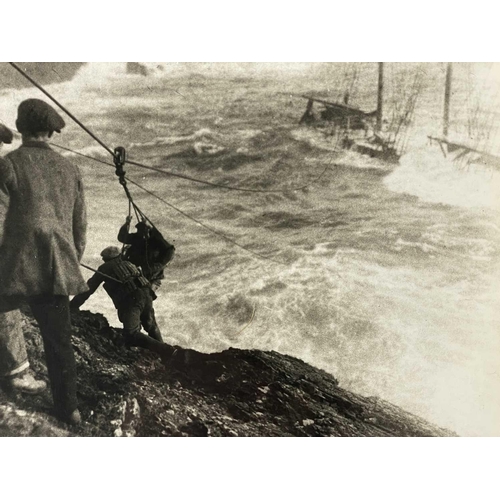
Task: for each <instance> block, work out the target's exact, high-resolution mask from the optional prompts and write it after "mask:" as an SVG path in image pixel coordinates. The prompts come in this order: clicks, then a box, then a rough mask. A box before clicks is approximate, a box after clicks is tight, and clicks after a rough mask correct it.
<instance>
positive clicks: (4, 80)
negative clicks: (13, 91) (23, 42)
mask: <svg viewBox="0 0 500 500" xmlns="http://www.w3.org/2000/svg"><path fill="white" fill-rule="evenodd" d="M84 64H85V63H82V62H21V63H17V65H18V66H19V67H20V68H21V69H23V70H24V71H26V73H27V74H28V75H29V76H31V77H32V78H33V79H34V80H36V81H37V82H38V83H39V84H41V85H48V84H51V83H60V82H66V81H68V80H71V79H72V78H73V77H74V76H75V74H76V73H77V72H78V70H79V69H80V68H81V67H82V66H83V65H84ZM32 86H33V84H32V83H30V82H29V81H28V80H27V79H26V78H25V77H24V76H22V75H21V74H20V73H18V72H17V71H16V70H15V69H14V68H13V67H12V66H11V65H10V64H9V63H6V62H5V63H0V88H24V87H32Z"/></svg>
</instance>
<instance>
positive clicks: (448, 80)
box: [443, 62, 453, 139]
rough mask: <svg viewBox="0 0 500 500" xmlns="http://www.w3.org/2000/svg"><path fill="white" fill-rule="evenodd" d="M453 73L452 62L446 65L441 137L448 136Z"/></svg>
mask: <svg viewBox="0 0 500 500" xmlns="http://www.w3.org/2000/svg"><path fill="white" fill-rule="evenodd" d="M452 75H453V66H452V63H450V62H449V63H448V64H447V65H446V81H445V84H444V116H443V137H444V138H445V139H447V138H448V128H449V125H450V97H451V78H452Z"/></svg>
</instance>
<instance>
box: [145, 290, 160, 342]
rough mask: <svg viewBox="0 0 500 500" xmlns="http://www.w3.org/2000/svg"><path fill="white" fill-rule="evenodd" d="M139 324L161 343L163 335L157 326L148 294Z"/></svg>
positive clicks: (151, 301)
mask: <svg viewBox="0 0 500 500" xmlns="http://www.w3.org/2000/svg"><path fill="white" fill-rule="evenodd" d="M141 324H142V326H143V327H144V330H146V332H148V334H149V336H150V337H152V338H153V339H155V340H157V341H158V342H162V343H163V337H162V336H161V332H160V328H159V327H158V323H157V322H156V318H155V310H154V307H153V300H152V299H151V297H150V296H149V295H148V297H147V298H146V301H145V305H144V308H143V310H142V313H141Z"/></svg>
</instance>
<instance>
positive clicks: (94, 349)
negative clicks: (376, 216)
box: [0, 311, 453, 437]
mask: <svg viewBox="0 0 500 500" xmlns="http://www.w3.org/2000/svg"><path fill="white" fill-rule="evenodd" d="M72 322H73V346H74V351H75V356H76V362H77V370H78V399H79V403H80V404H79V408H80V411H81V413H82V417H83V419H84V423H83V425H82V426H81V427H80V428H78V429H76V430H75V429H68V428H67V427H66V426H64V425H63V424H60V423H59V422H58V421H57V420H56V419H55V418H54V417H53V416H51V415H50V412H51V408H52V402H51V397H50V394H49V392H48V391H47V392H46V393H44V394H41V395H37V396H21V395H18V396H15V397H13V396H12V395H7V394H4V393H2V392H0V436H155V437H158V436H451V435H453V434H452V433H451V432H449V431H446V430H444V429H440V428H438V427H436V426H434V425H432V424H430V423H428V422H426V421H425V420H423V419H421V418H418V417H416V416H414V415H411V414H410V413H407V412H405V411H403V410H401V409H400V408H398V407H397V406H394V405H392V404H389V403H387V402H385V401H382V400H380V399H378V398H370V397H362V396H358V395H356V394H354V393H352V392H350V391H346V390H344V389H341V388H340V387H339V385H338V382H337V380H336V379H335V378H334V377H333V376H332V375H330V374H328V373H326V372H324V371H322V370H319V369H317V368H314V367H312V366H310V365H308V364H307V363H304V362H303V361H300V360H299V359H296V358H293V357H290V356H286V355H282V354H279V353H277V352H262V351H257V350H240V349H228V350H226V351H223V352H219V353H214V354H202V353H199V352H196V351H193V350H190V349H178V350H177V351H176V352H175V353H174V354H173V356H172V357H171V358H170V359H169V360H167V361H165V365H164V364H162V363H161V362H160V360H159V359H158V358H157V356H156V355H154V354H152V353H150V352H147V351H143V350H140V349H138V348H126V347H124V346H123V345H122V344H121V343H120V339H121V336H122V335H121V330H118V329H114V328H111V327H109V325H108V323H107V321H106V319H105V318H104V317H103V316H101V315H99V314H92V313H90V312H88V311H81V312H77V313H75V314H73V317H72ZM24 325H25V326H24V331H25V338H26V342H27V346H28V352H29V357H30V362H31V365H32V368H33V371H34V372H36V373H37V376H38V377H41V378H44V379H45V380H47V375H46V374H47V368H46V366H45V362H44V355H43V347H42V339H41V336H40V334H39V331H38V327H37V326H36V322H35V321H34V319H33V318H31V317H29V316H26V317H25V321H24Z"/></svg>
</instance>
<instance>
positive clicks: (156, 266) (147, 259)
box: [118, 224, 175, 281]
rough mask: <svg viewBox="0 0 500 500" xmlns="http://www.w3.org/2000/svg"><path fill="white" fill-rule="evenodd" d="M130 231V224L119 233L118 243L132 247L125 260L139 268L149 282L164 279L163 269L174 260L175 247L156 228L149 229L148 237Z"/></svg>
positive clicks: (124, 226) (128, 250)
mask: <svg viewBox="0 0 500 500" xmlns="http://www.w3.org/2000/svg"><path fill="white" fill-rule="evenodd" d="M128 231H129V226H128V224H124V225H123V226H122V227H121V228H120V231H119V232H118V241H120V242H121V243H125V244H126V245H130V246H129V248H127V250H126V251H125V258H126V259H127V260H129V261H130V262H132V263H133V264H135V265H136V266H139V267H140V268H141V269H142V271H143V273H144V276H146V278H147V279H148V280H150V281H152V280H156V279H163V278H164V275H163V269H164V268H165V266H166V265H167V264H168V262H170V260H172V258H173V255H174V251H175V247H174V246H173V245H171V244H170V243H168V242H167V241H166V240H165V239H164V238H163V236H162V235H161V233H160V232H159V231H158V230H157V229H156V228H155V227H153V228H150V229H149V236H148V237H146V236H143V235H142V234H139V233H129V232H128Z"/></svg>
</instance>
